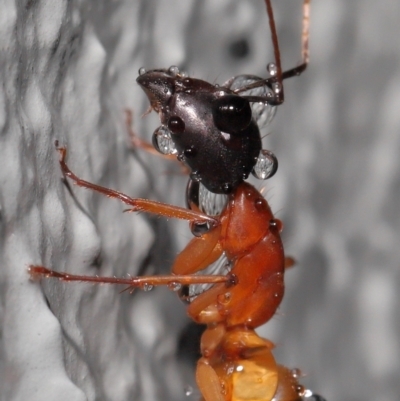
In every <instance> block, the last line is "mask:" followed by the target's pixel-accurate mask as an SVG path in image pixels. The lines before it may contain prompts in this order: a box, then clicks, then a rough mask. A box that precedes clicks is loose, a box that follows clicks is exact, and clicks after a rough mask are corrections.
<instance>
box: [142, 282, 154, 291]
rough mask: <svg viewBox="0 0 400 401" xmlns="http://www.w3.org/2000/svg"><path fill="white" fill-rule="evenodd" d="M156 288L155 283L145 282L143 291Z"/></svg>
mask: <svg viewBox="0 0 400 401" xmlns="http://www.w3.org/2000/svg"><path fill="white" fill-rule="evenodd" d="M153 288H154V285H152V284H149V283H145V284H144V286H143V291H146V292H149V291H151V290H152V289H153Z"/></svg>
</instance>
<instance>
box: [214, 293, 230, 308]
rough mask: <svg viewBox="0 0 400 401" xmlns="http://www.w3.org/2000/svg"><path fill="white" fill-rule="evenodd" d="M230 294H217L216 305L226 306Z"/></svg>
mask: <svg viewBox="0 0 400 401" xmlns="http://www.w3.org/2000/svg"><path fill="white" fill-rule="evenodd" d="M231 298H232V294H231V293H230V292H226V293H225V294H219V295H218V297H217V300H218V303H220V304H222V305H228V304H229V302H230V301H231Z"/></svg>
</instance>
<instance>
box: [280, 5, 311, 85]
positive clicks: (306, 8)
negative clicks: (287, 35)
mask: <svg viewBox="0 0 400 401" xmlns="http://www.w3.org/2000/svg"><path fill="white" fill-rule="evenodd" d="M310 1H311V0H304V1H303V28H302V32H301V57H302V63H301V64H300V65H299V66H297V67H295V68H292V69H290V70H288V71H285V72H283V73H282V79H286V78H290V77H294V76H298V75H300V74H301V73H302V72H303V71H304V70H305V69H306V68H307V65H308V63H309V61H310V50H309V38H310Z"/></svg>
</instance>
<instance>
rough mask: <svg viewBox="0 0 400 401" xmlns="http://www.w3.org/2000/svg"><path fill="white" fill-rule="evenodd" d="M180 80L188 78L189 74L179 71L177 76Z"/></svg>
mask: <svg viewBox="0 0 400 401" xmlns="http://www.w3.org/2000/svg"><path fill="white" fill-rule="evenodd" d="M179 75H180V76H181V77H182V78H187V77H188V76H189V74H188V73H187V72H186V71H181V73H180V74H179Z"/></svg>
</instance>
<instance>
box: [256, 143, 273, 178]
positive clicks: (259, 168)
mask: <svg viewBox="0 0 400 401" xmlns="http://www.w3.org/2000/svg"><path fill="white" fill-rule="evenodd" d="M276 170H278V159H277V158H276V156H275V155H274V154H273V153H272V152H271V151H270V150H267V149H261V152H260V154H259V155H258V158H257V161H256V164H255V165H254V167H253V171H252V174H253V175H254V177H256V178H258V179H259V180H266V179H268V178H271V177H272V176H273V175H274V174H275V173H276Z"/></svg>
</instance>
